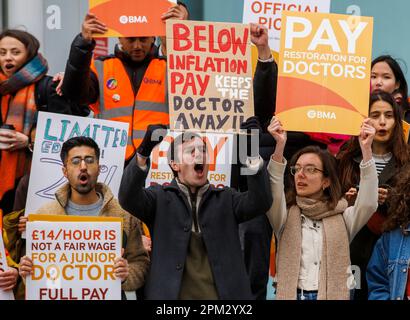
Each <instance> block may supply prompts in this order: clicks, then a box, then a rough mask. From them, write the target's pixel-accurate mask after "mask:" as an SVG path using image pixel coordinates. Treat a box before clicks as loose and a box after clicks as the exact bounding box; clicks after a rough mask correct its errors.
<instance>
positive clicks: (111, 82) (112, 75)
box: [91, 58, 169, 160]
mask: <svg viewBox="0 0 410 320" xmlns="http://www.w3.org/2000/svg"><path fill="white" fill-rule="evenodd" d="M93 62H94V63H93V64H92V65H91V69H92V70H93V71H94V72H95V74H96V75H97V77H98V81H99V89H100V98H99V101H98V102H97V103H95V104H93V105H91V109H92V110H93V111H94V113H95V117H96V118H99V119H105V120H114V121H122V122H127V123H129V130H128V145H127V150H126V154H125V160H129V159H130V158H131V157H132V156H133V155H134V154H135V152H136V150H137V148H138V147H139V145H140V143H141V141H142V139H143V138H144V135H145V132H146V130H147V127H148V125H150V124H157V123H161V124H165V125H168V124H169V113H168V101H167V95H166V92H167V89H166V88H167V86H166V70H167V69H166V61H165V60H163V59H153V60H151V62H150V64H149V66H148V68H147V70H146V72H145V74H144V77H143V79H142V82H141V86H140V88H139V90H138V93H137V95H136V96H135V94H134V91H133V88H132V84H131V81H130V78H129V76H128V74H127V71H126V69H125V67H124V65H123V64H122V62H121V60H120V59H118V58H108V59H105V60H103V61H101V60H94V61H93Z"/></svg>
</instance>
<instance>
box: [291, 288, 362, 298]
mask: <svg viewBox="0 0 410 320" xmlns="http://www.w3.org/2000/svg"><path fill="white" fill-rule="evenodd" d="M353 297H354V289H352V290H350V300H353ZM297 299H298V300H317V291H310V292H306V291H303V298H302V293H299V292H298V293H297Z"/></svg>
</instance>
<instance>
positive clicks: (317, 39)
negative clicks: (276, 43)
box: [276, 12, 373, 135]
mask: <svg viewBox="0 0 410 320" xmlns="http://www.w3.org/2000/svg"><path fill="white" fill-rule="evenodd" d="M282 19H283V20H282V21H283V24H282V26H283V27H282V36H281V49H280V58H279V78H278V96H277V102H276V113H277V116H278V118H280V120H281V121H282V123H283V125H284V128H285V129H286V130H289V131H305V132H327V133H336V134H347V135H358V133H359V131H360V125H361V123H362V121H363V118H365V117H367V115H368V109H369V83H370V64H371V52H372V35H373V18H370V17H353V16H347V15H335V14H322V13H309V14H308V13H297V12H284V13H283V15H282Z"/></svg>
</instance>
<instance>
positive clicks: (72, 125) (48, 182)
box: [25, 112, 128, 215]
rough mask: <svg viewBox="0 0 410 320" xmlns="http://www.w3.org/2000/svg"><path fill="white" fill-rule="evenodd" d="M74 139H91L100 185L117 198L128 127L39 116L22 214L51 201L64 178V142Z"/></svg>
mask: <svg viewBox="0 0 410 320" xmlns="http://www.w3.org/2000/svg"><path fill="white" fill-rule="evenodd" d="M76 136H88V137H90V138H93V139H94V140H95V141H96V142H97V144H98V146H99V147H100V150H101V155H100V166H101V171H100V175H99V178H98V181H99V182H103V183H105V184H107V185H108V186H109V187H110V189H111V190H112V192H113V194H114V197H118V190H119V188H120V183H121V177H122V173H123V170H124V159H125V149H126V147H127V141H128V123H124V122H118V121H109V120H100V119H93V118H84V117H75V116H68V115H62V114H55V113H48V112H40V113H39V116H38V122H37V131H36V139H35V142H34V153H33V161H32V165H31V174H30V184H29V188H28V195H27V202H26V210H25V214H26V215H28V214H31V213H36V211H37V210H38V209H39V208H40V207H41V206H42V205H44V204H45V203H47V202H49V201H50V200H54V199H55V197H54V194H55V192H56V191H57V189H58V188H60V187H61V186H62V185H63V184H65V183H66V182H67V179H66V178H65V177H64V176H63V172H62V166H63V163H62V162H61V159H60V151H61V147H62V145H63V143H64V141H66V140H68V139H69V138H72V137H76Z"/></svg>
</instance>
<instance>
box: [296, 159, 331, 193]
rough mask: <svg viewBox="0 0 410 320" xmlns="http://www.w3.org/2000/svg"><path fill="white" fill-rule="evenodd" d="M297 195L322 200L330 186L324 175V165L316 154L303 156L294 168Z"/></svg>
mask: <svg viewBox="0 0 410 320" xmlns="http://www.w3.org/2000/svg"><path fill="white" fill-rule="evenodd" d="M294 168H296V170H294V179H295V188H296V194H297V195H298V196H300V197H306V198H311V199H321V198H322V196H323V190H324V189H326V188H327V187H328V186H329V178H326V177H325V176H324V175H323V163H322V160H321V159H320V158H319V156H318V155H317V154H315V153H305V154H302V155H301V156H300V157H299V159H298V160H297V161H296V164H295V166H294Z"/></svg>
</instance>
